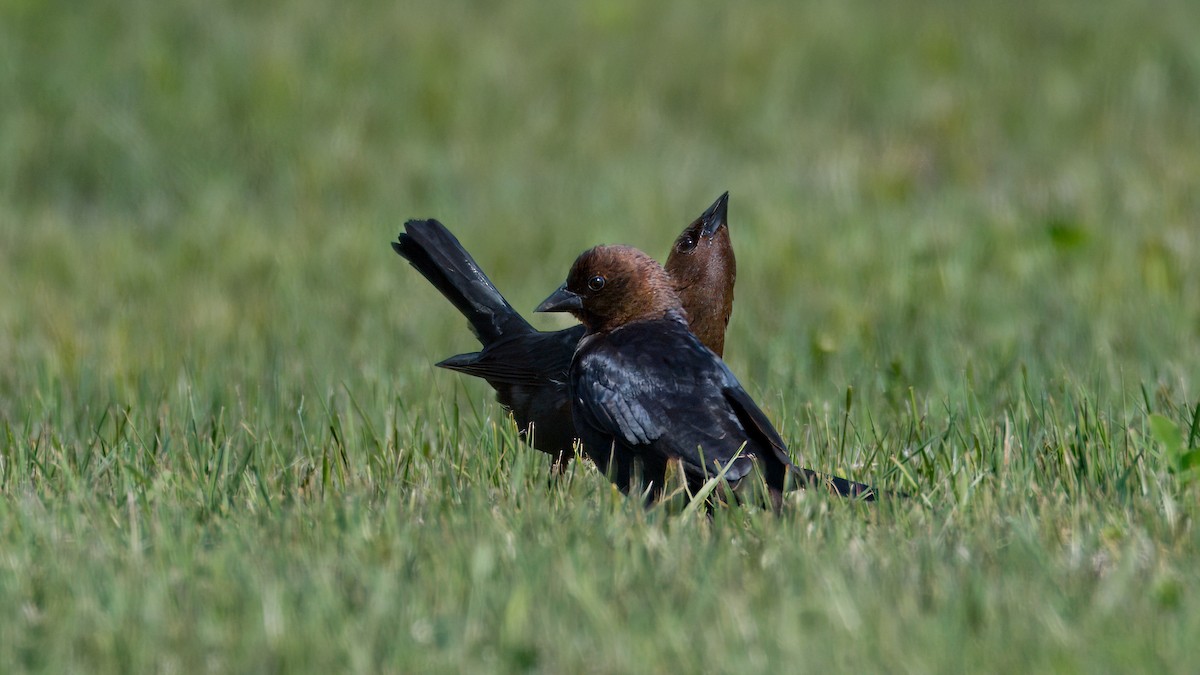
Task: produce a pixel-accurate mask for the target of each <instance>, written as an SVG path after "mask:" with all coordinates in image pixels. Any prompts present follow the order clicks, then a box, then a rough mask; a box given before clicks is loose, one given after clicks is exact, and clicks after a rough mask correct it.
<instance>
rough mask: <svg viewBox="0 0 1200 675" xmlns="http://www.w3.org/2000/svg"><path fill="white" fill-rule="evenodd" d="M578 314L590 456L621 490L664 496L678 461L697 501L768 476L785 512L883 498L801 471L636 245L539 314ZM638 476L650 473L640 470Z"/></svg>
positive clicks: (574, 397)
mask: <svg viewBox="0 0 1200 675" xmlns="http://www.w3.org/2000/svg"><path fill="white" fill-rule="evenodd" d="M536 311H539V312H570V313H571V314H572V315H574V316H575V317H576V318H577V319H579V321H580V322H582V324H583V326H584V329H585V331H586V333H585V335H584V337H583V339H582V340H580V342H579V347H578V349H577V350H576V352H575V356H574V358H573V360H572V362H571V368H570V380H569V390H570V394H571V412H572V416H573V419H574V421H575V430H576V432H577V433H579V436H580V439H581V440H582V441H583V448H584V452H585V453H586V454H587V455H588V457H589V458H591V459H592V460H593V461H594V462H595V463H596V465H597V466H598V467H599V468H600V469H601V470H602V471H604V472H605V473H606V474H607V475H608V476H609V477H610V478H611V480H612V481H613V482H614V483H616V485H617V486H618V487H619V488H621V490H622V491H625V492H629V491H630V490H631V489H634V488H635V487H638V486H637V485H636V484H635V480H634V478H635V475H638V474H640V476H641V480H642V483H643V484H642V486H641V487H644V488H645V489H646V490H647V496H648V497H649V499H650V500H653V499H655V498H657V497H658V496H660V495H661V492H662V489H663V483H664V480H665V477H666V472H667V465H668V464H669V463H673V462H678V463H679V465H680V468H681V469H682V470H683V476H684V478H685V480H686V481H687V483H688V486H689V488H690V489H692V490H693V492H695V491H698V490H700V489H701V488H702V487H703V485H704V483H705V482H706V481H707V480H708V479H710V478H712V477H713V476H716V475H719V474H720V473H721V472H722V471H724V472H725V473H724V480H725V481H726V483H727V484H729V485H730V486H731V487H733V488H734V489H735V491H736V490H737V488H738V487H739V483H741V482H742V481H743V480H744V479H746V478H747V477H749V476H751V475H755V474H757V475H760V476H761V477H762V479H763V482H765V484H766V487H767V489H768V493H769V495H770V497H771V501H772V503H773V504H774V505H775V506H776V507H778V505H779V503H780V499H781V495H782V493H783V491H784V489H785V488H786V487H787V486H789V485H792V486H800V487H809V488H823V489H827V490H829V491H830V492H833V493H836V494H839V495H845V496H852V497H858V498H862V499H868V500H871V499H874V498H875V491H874V490H873V489H872V488H871V487H869V486H867V485H864V484H862V483H855V482H852V481H848V480H846V479H844V478H837V477H834V476H824V475H821V474H819V473H817V472H815V471H811V470H809V469H803V468H800V467H797V466H796V465H794V464H793V463H792V461H791V459H790V458H789V457H788V451H787V446H786V445H785V444H784V442H783V439H782V438H781V437H780V436H779V433H778V432H777V431H775V428H774V427H773V426H772V425H771V422H770V421H769V420H768V419H767V417H766V415H765V414H763V412H762V410H760V409H759V407H758V406H757V405H755V403H754V401H753V400H752V399H751V398H750V396H749V395H748V394H747V393H746V391H745V390H744V389H743V388H742V386H741V384H739V383H738V381H737V378H735V377H734V376H733V373H732V372H730V371H729V368H727V367H726V366H725V363H724V362H723V361H722V360H721V358H720V357H719V356H717V354H716V353H714V352H713V351H712V350H710V349H708V348H706V347H705V346H704V345H703V344H702V343H701V342H700V340H699V339H697V337H696V335H695V334H693V333H692V332H691V331H689V330H688V324H687V321H686V318H685V314H684V307H683V304H682V302H681V300H680V297H679V294H678V292H676V290H675V286H674V283H673V282H672V279H671V277H670V276H669V275H668V274H667V272H666V270H664V269H663V268H662V267H661V266H659V264H658V263H657V262H655V261H654V260H653V259H652V258H650V256H647V255H646V254H645V253H642V252H641V251H639V250H637V249H635V248H631V247H628V246H597V247H596V248H593V249H591V250H588V251H586V252H584V253H583V254H582V255H580V256H579V258H578V259H577V260H576V261H575V264H574V265H572V267H571V271H570V274H569V275H568V276H567V280H566V282H565V283H564V284H563V285H562V286H561V287H559V289H558V290H557V291H555V292H554V293H553V294H552V295H551V296H550V297H548V298H546V300H545V301H544V302H542V304H541V305H539V306H538V308H537V310H536ZM639 469H640V471H639Z"/></svg>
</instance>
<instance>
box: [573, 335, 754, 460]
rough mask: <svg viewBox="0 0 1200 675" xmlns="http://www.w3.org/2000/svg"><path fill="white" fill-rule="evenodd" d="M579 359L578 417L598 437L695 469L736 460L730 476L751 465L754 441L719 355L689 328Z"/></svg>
mask: <svg viewBox="0 0 1200 675" xmlns="http://www.w3.org/2000/svg"><path fill="white" fill-rule="evenodd" d="M685 330H686V329H685ZM574 367H575V368H577V369H578V373H577V374H576V375H575V376H573V377H572V381H573V382H574V383H575V386H574V392H573V394H574V397H575V401H574V408H573V409H574V410H575V411H576V419H577V422H581V423H582V426H585V427H589V428H590V429H591V430H592V431H594V432H597V435H598V437H602V438H608V439H611V440H612V441H615V442H617V443H620V444H621V445H622V446H623V447H624V448H625V449H626V450H628V451H631V452H633V453H636V454H639V455H642V456H648V455H656V456H657V457H656V459H659V460H662V461H666V460H669V459H679V460H680V461H681V462H682V464H683V468H684V471H685V472H687V473H689V474H691V475H694V476H705V477H706V476H711V475H713V474H715V473H716V472H717V471H719V470H721V469H723V468H725V466H726V465H727V464H730V462H731V461H732V462H733V463H732V465H730V466H729V469H728V471H727V472H726V477H727V478H728V479H729V480H737V479H739V478H741V477H743V476H745V475H746V474H748V473H749V472H750V471H751V470H752V468H753V455H754V452H755V449H754V447H745V443H746V441H747V434H746V431H745V430H744V429H743V427H742V424H741V423H740V421H739V420H738V418H737V417H736V415H735V414H734V411H733V410H732V409H731V408H730V406H729V404H728V403H727V402H726V400H725V399H724V398H723V396H722V394H721V387H720V380H721V379H722V377H723V376H722V374H721V372H720V371H721V370H722V368H721V366H720V362H719V361H718V360H717V359H716V357H715V356H714V355H713V354H712V353H711V352H710V351H708V350H707V349H705V348H704V347H702V346H701V345H700V343H699V341H698V340H696V339H695V337H694V336H692V335H691V334H690V333H687V340H686V341H680V342H678V343H676V344H672V342H671V341H665V342H653V343H644V344H643V345H641V348H639V349H636V350H633V349H625V350H622V349H606V350H603V351H596V352H590V353H587V354H585V355H583V356H582V357H581V358H579V359H578V360H577V362H576V364H575V366H574ZM577 426H578V424H577ZM581 431H582V430H581ZM610 442H611V441H610ZM752 445H757V444H752ZM739 452H741V453H742V454H741V455H740V456H739ZM735 457H736V460H735Z"/></svg>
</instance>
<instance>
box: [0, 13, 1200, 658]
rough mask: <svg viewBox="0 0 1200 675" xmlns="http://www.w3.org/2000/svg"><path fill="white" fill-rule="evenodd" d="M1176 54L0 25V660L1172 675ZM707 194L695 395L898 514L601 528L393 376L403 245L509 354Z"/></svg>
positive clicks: (899, 27) (1176, 579) (436, 383)
mask: <svg viewBox="0 0 1200 675" xmlns="http://www.w3.org/2000/svg"><path fill="white" fill-rule="evenodd" d="M1198 22H1200V9H1197V8H1196V7H1195V6H1194V5H1193V4H1192V3H1187V2H1182V1H1171V0H1167V1H1164V2H1156V3H1154V4H1153V5H1151V6H1146V5H1144V4H1141V3H1133V2H1115V1H1110V2H1098V3H1085V2H1068V1H1060V2H1050V3H1035V2H1023V1H1022V2H1010V3H987V2H973V1H970V2H948V1H947V2H940V1H931V2H923V3H916V4H911V5H895V6H877V5H876V4H874V3H865V2H856V1H855V2H814V3H804V4H797V3H786V2H771V1H762V2H752V3H746V4H743V5H736V6H735V5H728V6H727V5H723V4H717V3H685V2H666V3H656V4H651V5H647V4H645V3H636V2H632V1H624V0H613V1H609V2H593V3H576V4H570V5H568V4H563V5H547V4H544V3H534V2H526V1H518V2H509V3H503V4H485V3H473V2H461V1H453V0H451V1H447V2H438V3H402V4H396V3H382V2H361V3H349V4H346V3H341V4H338V3H325V2H320V1H319V0H302V1H300V2H291V3H283V2H263V3H255V4H253V6H245V5H244V4H243V3H229V2H218V3H211V2H210V3H200V2H194V1H189V0H172V1H171V2H149V1H147V0H132V1H130V2H115V1H108V0H98V1H96V2H90V3H85V4H83V5H79V4H78V3H66V2H55V1H44V2H43V1H38V0H3V1H2V2H0V431H3V433H2V434H0V492H2V494H3V500H2V505H0V548H3V549H4V551H6V553H5V554H4V556H3V557H2V558H0V569H3V572H0V598H2V600H0V604H2V605H3V606H5V607H7V608H8V610H7V614H8V616H7V618H6V620H5V621H4V622H2V623H3V627H2V628H0V637H2V638H3V639H2V640H0V644H3V645H5V646H3V647H0V650H2V652H0V654H2V655H3V657H4V659H3V660H4V661H5V662H7V663H10V664H13V665H14V669H15V670H29V671H38V670H50V671H60V670H64V669H65V670H79V669H85V670H110V671H127V670H186V671H193V670H200V669H205V670H217V671H225V670H283V669H286V670H322V669H329V668H332V669H336V670H356V671H372V670H380V669H382V670H397V671H403V670H412V669H415V668H421V669H428V668H433V669H445V670H460V669H464V668H475V667H484V668H488V669H492V670H525V669H535V670H536V669H541V670H546V671H550V672H561V671H564V670H579V669H583V668H586V669H590V670H599V671H628V670H643V669H644V670H656V669H658V670H661V669H665V668H667V667H680V666H682V667H684V668H688V669H699V668H702V667H703V668H705V669H718V670H735V669H736V670H754V671H761V670H767V669H778V668H780V667H794V668H797V669H801V670H805V669H814V670H815V669H817V668H836V669H839V670H845V669H850V668H859V669H863V668H865V669H868V670H880V669H883V670H900V671H908V672H929V671H949V670H954V671H961V670H1000V671H1012V670H1017V669H1021V670H1024V669H1031V668H1032V669H1039V670H1067V671H1071V670H1085V671H1095V670H1109V669H1112V670H1122V671H1124V670H1155V671H1167V672H1171V671H1174V672H1189V671H1192V670H1194V668H1195V664H1196V659H1195V657H1194V656H1193V655H1192V654H1191V650H1190V644H1189V639H1190V638H1189V636H1194V635H1195V634H1196V631H1197V629H1198V628H1200V626H1198V624H1197V618H1196V617H1197V616H1200V612H1197V611H1196V609H1197V607H1200V595H1198V593H1200V583H1198V578H1197V573H1196V571H1195V570H1196V569H1197V562H1198V561H1200V546H1198V544H1200V541H1198V537H1197V534H1196V530H1195V526H1194V522H1193V521H1194V518H1195V516H1196V513H1197V507H1196V496H1197V488H1196V481H1195V480H1194V474H1189V473H1187V472H1186V471H1184V470H1182V469H1183V468H1185V467H1182V466H1180V462H1181V461H1183V460H1182V458H1184V457H1186V456H1188V455H1187V454H1186V451H1187V450H1188V449H1189V448H1192V447H1195V445H1196V431H1197V424H1198V423H1197V417H1198V412H1200V411H1198V410H1197V408H1196V394H1195V383H1194V379H1195V376H1196V373H1197V367H1198V366H1200V350H1198V349H1197V348H1196V346H1197V342H1198V338H1200V269H1198V265H1200V250H1197V249H1198V244H1197V241H1198V239H1197V228H1198V227H1200V196H1198V195H1200V193H1198V192H1197V190H1196V183H1197V177H1198V176H1200V118H1198V112H1197V111H1200V42H1197V41H1196V40H1195V39H1194V34H1195V30H1194V29H1195V26H1197V25H1200V23H1198ZM723 190H730V191H731V193H732V197H731V207H730V208H731V232H732V236H733V239H734V244H735V247H736V250H737V253H738V260H739V263H740V264H739V277H738V279H739V283H738V287H737V301H736V310H735V313H734V317H733V323H732V325H731V335H730V342H729V348H728V352H727V357H728V360H729V361H730V364H731V366H732V367H733V369H734V370H735V372H737V373H738V374H739V376H740V377H741V378H742V380H743V381H744V382H745V383H746V384H747V386H748V388H749V389H750V391H751V392H752V393H753V394H754V395H755V396H756V398H758V400H759V401H760V403H761V404H762V405H763V406H764V408H765V409H767V411H768V413H769V414H770V415H771V416H772V418H773V419H775V420H776V422H777V424H778V426H779V427H780V429H781V431H783V432H784V435H785V437H787V438H789V439H791V440H792V441H793V444H794V450H795V451H796V452H797V454H798V455H800V456H801V457H803V458H804V460H805V461H807V462H809V463H810V464H813V465H815V466H819V467H821V468H824V469H831V470H838V471H842V472H844V473H850V474H852V475H854V476H855V477H858V478H863V479H872V480H877V481H879V482H882V483H884V484H887V485H904V486H906V489H909V490H911V491H913V492H914V493H915V494H918V495H920V499H919V500H918V501H920V502H922V503H925V504H927V506H926V507H923V508H922V507H915V506H914V507H911V508H910V507H909V506H907V505H902V506H884V507H882V508H880V509H866V508H860V507H858V506H846V505H840V504H835V503H828V502H826V501H824V500H822V499H818V498H813V499H803V498H801V499H800V500H799V503H798V504H797V506H796V507H795V509H794V510H792V511H791V512H789V513H788V514H786V515H785V516H784V517H783V518H780V519H774V518H771V517H770V516H768V515H765V514H758V513H743V512H741V511H738V510H734V511H733V512H732V513H728V514H719V515H718V516H717V517H716V518H715V519H714V520H713V521H712V522H697V521H695V520H690V519H686V518H683V519H681V518H673V517H671V516H670V515H669V514H666V513H662V512H658V511H656V512H652V513H650V514H645V513H642V512H641V511H640V510H639V509H636V508H634V507H631V506H630V505H628V504H625V503H624V501H623V500H620V499H614V498H613V497H612V495H610V494H609V492H608V490H607V487H606V485H605V484H604V481H603V480H602V479H599V478H598V477H596V476H595V475H594V474H593V473H592V472H588V471H587V470H584V469H582V468H577V470H576V472H575V473H574V474H573V475H572V477H571V479H570V480H568V481H564V482H563V483H560V484H551V483H550V481H549V479H548V476H547V475H546V471H545V468H544V467H542V466H541V460H540V457H539V456H536V455H533V454H532V453H530V452H529V451H527V449H526V448H524V447H523V446H521V445H520V444H518V443H517V442H516V441H515V438H514V435H513V430H512V429H511V428H510V427H511V423H509V422H507V421H506V420H505V419H504V418H503V416H502V415H501V411H500V409H499V408H498V406H496V405H495V404H494V403H492V402H491V400H490V393H489V392H488V390H487V389H486V387H485V386H483V385H481V384H478V383H475V382H466V381H463V380H461V379H459V378H457V377H455V376H453V375H452V374H450V373H444V372H435V371H434V370H433V369H432V368H431V367H430V366H429V364H430V363H431V362H433V361H436V360H438V359H440V358H443V357H445V356H448V355H450V354H452V353H456V352H460V351H468V350H471V349H473V348H474V345H475V343H474V341H473V339H472V338H471V337H470V335H469V333H468V331H467V330H466V329H465V327H464V322H463V321H462V319H461V318H460V317H459V316H458V315H457V314H456V313H455V312H454V311H453V309H452V308H451V307H450V306H449V305H448V304H447V303H445V302H444V301H443V300H442V299H441V298H440V296H438V295H437V294H436V293H435V292H434V291H433V290H432V289H431V288H429V287H428V285H427V284H426V283H425V282H424V281H423V280H422V279H420V278H419V276H418V275H417V274H416V273H415V272H413V271H412V270H410V269H408V268H407V266H406V265H404V264H403V262H402V261H401V260H399V259H398V258H397V257H396V256H395V255H394V254H393V253H392V252H391V251H390V249H389V248H388V246H387V241H388V240H389V239H390V238H392V237H394V236H395V234H396V233H397V232H398V231H399V230H400V228H401V226H402V223H403V221H404V220H405V219H407V218H410V217H437V218H439V219H441V220H442V221H443V222H445V223H446V224H447V225H448V226H449V227H450V228H451V229H452V230H453V231H454V232H455V233H456V234H458V236H459V238H460V239H461V240H462V241H463V243H464V244H465V245H466V246H467V248H468V249H469V250H471V251H472V252H473V253H474V254H475V256H476V258H477V259H478V260H479V261H480V263H481V265H483V266H484V268H485V269H486V270H487V271H488V272H489V274H490V275H491V276H492V277H493V279H494V280H495V281H496V283H497V284H498V285H499V286H500V288H501V290H503V291H504V292H505V293H506V294H507V295H508V296H509V298H510V300H511V301H512V302H513V304H514V305H515V306H517V307H518V308H519V309H522V310H527V309H531V308H532V307H533V306H534V305H535V304H536V303H537V302H538V301H539V300H541V299H542V298H543V297H544V296H545V295H546V294H547V293H549V291H550V290H552V289H553V288H555V287H556V286H557V285H558V283H560V282H561V279H562V278H563V276H564V275H565V272H566V270H567V268H568V266H569V264H570V262H571V260H572V259H573V258H574V256H575V255H576V254H577V253H578V252H579V251H581V250H582V249H584V248H586V247H588V246H591V245H593V244H596V243H601V242H621V243H629V244H633V245H636V246H639V247H641V248H644V249H646V250H647V251H649V252H650V253H651V254H653V255H656V256H659V257H662V256H664V255H665V253H666V251H667V248H668V246H669V244H670V242H671V241H672V239H673V237H674V236H675V234H677V233H678V231H679V230H680V229H681V228H682V227H683V226H684V225H685V224H686V223H687V222H688V221H690V220H691V219H692V218H694V217H695V216H696V215H698V214H699V213H700V212H701V211H702V210H703V209H704V208H705V207H706V206H707V205H708V204H709V203H710V202H711V201H712V199H714V198H715V197H716V196H717V195H718V194H720V192H722V191H723ZM533 320H534V321H535V322H537V323H538V324H539V325H541V326H543V327H547V328H549V327H557V326H561V325H564V324H562V323H554V319H553V318H547V317H534V318H533ZM849 390H852V391H853V394H852V396H849V395H848V393H847V392H848V391H849ZM1151 413H1158V414H1162V415H1163V416H1164V417H1163V418H1162V419H1163V421H1166V422H1169V423H1171V424H1173V425H1174V426H1175V427H1176V428H1177V429H1178V430H1179V433H1181V434H1182V439H1181V440H1180V441H1179V443H1178V444H1176V443H1174V441H1171V435H1170V433H1168V432H1165V431H1162V428H1160V433H1158V434H1157V435H1156V434H1155V433H1154V429H1153V428H1151V427H1150V426H1149V422H1148V420H1149V419H1151V418H1150V417H1149V415H1150V414H1151ZM1176 446H1177V447H1176ZM1131 627H1136V629H1131Z"/></svg>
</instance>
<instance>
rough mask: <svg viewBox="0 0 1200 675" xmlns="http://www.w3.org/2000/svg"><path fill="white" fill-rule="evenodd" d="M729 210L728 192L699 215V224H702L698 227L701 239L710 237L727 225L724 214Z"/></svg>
mask: <svg viewBox="0 0 1200 675" xmlns="http://www.w3.org/2000/svg"><path fill="white" fill-rule="evenodd" d="M728 209H729V192H726V193H725V194H723V195H721V196H720V197H717V201H715V202H713V204H712V206H710V207H708V210H707V211H705V212H704V213H702V214H700V222H702V223H704V224H703V225H702V226H701V227H700V235H701V236H703V237H711V236H713V234H714V233H715V232H716V231H717V230H719V229H721V228H722V227H723V226H725V225H727V224H728V221H727V218H726V214H727V212H728Z"/></svg>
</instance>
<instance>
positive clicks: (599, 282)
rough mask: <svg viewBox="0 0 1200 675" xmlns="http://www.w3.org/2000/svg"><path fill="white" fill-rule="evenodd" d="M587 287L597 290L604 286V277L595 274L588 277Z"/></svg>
mask: <svg viewBox="0 0 1200 675" xmlns="http://www.w3.org/2000/svg"><path fill="white" fill-rule="evenodd" d="M588 288H590V289H592V290H593V291H598V290H600V289H601V288H604V277H602V276H600V275H599V274H597V275H596V276H594V277H592V278H591V279H588Z"/></svg>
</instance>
